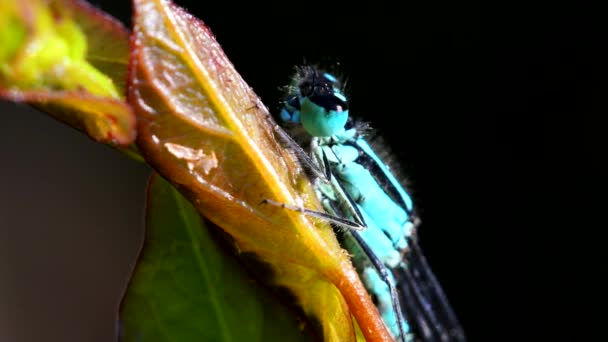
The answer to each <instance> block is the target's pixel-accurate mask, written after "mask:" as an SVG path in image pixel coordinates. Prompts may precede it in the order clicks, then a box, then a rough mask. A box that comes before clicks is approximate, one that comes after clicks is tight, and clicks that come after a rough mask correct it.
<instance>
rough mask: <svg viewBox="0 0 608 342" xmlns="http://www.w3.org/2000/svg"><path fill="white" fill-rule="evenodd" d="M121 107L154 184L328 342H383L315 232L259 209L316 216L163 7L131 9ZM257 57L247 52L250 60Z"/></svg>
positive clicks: (179, 15) (178, 17)
mask: <svg viewBox="0 0 608 342" xmlns="http://www.w3.org/2000/svg"><path fill="white" fill-rule="evenodd" d="M134 3H135V16H134V25H135V26H134V39H133V51H132V54H131V65H130V72H131V73H130V77H129V82H130V86H129V92H128V94H129V102H130V103H131V105H132V106H133V107H134V109H135V111H136V113H137V115H138V138H137V144H138V147H139V148H140V150H141V152H142V154H143V155H144V157H145V158H146V160H147V161H148V163H150V165H152V166H153V167H154V168H155V169H156V170H157V171H158V172H160V173H161V174H162V175H163V176H164V177H165V178H167V179H168V180H170V181H171V182H172V183H173V184H174V185H176V186H177V188H178V189H179V190H180V191H181V192H182V193H184V194H185V195H186V197H188V198H189V199H190V200H191V201H192V202H193V203H194V204H195V206H196V207H197V208H198V210H200V211H201V213H203V215H205V216H206V217H207V218H209V219H210V220H211V221H213V222H214V223H215V224H217V225H218V226H220V227H221V228H222V229H223V230H225V231H226V232H227V233H228V234H230V235H231V236H232V238H233V239H234V242H235V244H236V247H237V248H238V249H239V250H240V251H241V252H244V253H255V254H256V255H257V256H258V257H259V258H260V259H261V260H263V261H264V262H266V263H268V264H269V265H270V266H271V268H272V270H273V271H274V272H273V274H274V275H273V279H272V280H271V281H272V283H273V284H275V285H279V286H284V287H287V288H288V289H289V290H290V291H291V292H293V293H294V294H295V297H296V298H297V300H298V304H299V305H300V306H301V307H302V308H303V310H304V312H306V313H307V314H308V315H309V316H311V317H313V318H314V319H315V320H316V321H318V322H320V323H321V325H322V329H323V331H322V334H323V337H324V339H325V340H326V341H353V340H355V331H354V328H353V322H352V319H351V314H352V315H353V316H354V317H355V318H356V320H357V323H358V324H359V325H360V327H361V330H362V332H363V334H364V335H365V337H366V339H367V340H368V341H392V338H391V336H390V334H389V332H388V330H387V329H386V327H385V326H384V323H382V320H381V319H380V317H379V315H378V313H377V310H376V308H375V307H374V305H373V303H372V301H371V299H370V297H369V295H368V294H367V292H366V290H365V288H364V287H363V285H362V283H361V281H360V280H359V277H358V276H357V273H356V271H355V270H354V268H353V267H352V264H351V262H350V259H349V257H348V255H347V254H346V253H345V252H344V251H343V250H342V249H341V248H340V245H339V244H338V242H337V240H336V238H335V235H334V232H333V231H332V229H331V227H330V226H329V225H328V224H327V223H324V222H317V221H312V220H310V219H309V218H307V217H305V216H303V215H301V214H299V213H296V212H293V211H288V210H285V209H282V208H278V207H274V206H270V205H262V204H261V202H262V201H263V200H264V199H271V200H274V201H277V202H281V203H289V204H297V205H302V206H304V207H307V208H311V209H316V210H322V209H321V208H322V207H321V205H320V203H318V200H317V197H316V195H315V193H314V191H313V188H312V186H311V184H310V182H309V181H308V179H307V178H306V176H305V174H304V172H303V170H302V169H301V168H300V167H299V164H298V162H297V160H296V159H295V157H294V156H293V155H291V154H290V153H289V152H287V151H285V150H284V149H282V147H281V146H280V144H279V143H278V142H277V141H276V140H275V137H274V134H273V124H274V123H273V122H272V120H271V119H270V116H269V114H268V111H267V109H266V107H265V106H263V105H262V104H261V103H260V101H259V99H258V98H257V96H256V95H255V94H254V93H253V91H252V90H251V89H250V88H249V87H248V86H247V84H246V83H245V82H244V81H243V80H242V78H241V77H240V75H239V74H238V73H237V72H236V71H235V70H234V67H233V66H232V64H231V63H230V61H229V60H228V58H227V57H226V56H225V55H224V53H223V51H222V49H221V48H220V46H219V44H218V43H217V42H216V41H215V39H214V38H213V36H212V34H211V32H210V31H209V29H208V28H207V27H205V26H204V25H203V24H202V23H201V22H200V21H198V20H197V19H196V18H194V17H192V16H191V15H189V14H187V13H186V12H185V11H183V10H182V9H180V8H179V7H177V6H175V5H173V4H172V3H171V2H169V1H166V0H135V1H134ZM252 53H255V52H252Z"/></svg>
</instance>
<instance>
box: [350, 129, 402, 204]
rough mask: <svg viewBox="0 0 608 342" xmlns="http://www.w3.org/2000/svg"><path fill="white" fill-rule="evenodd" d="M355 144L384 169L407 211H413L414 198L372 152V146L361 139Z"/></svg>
mask: <svg viewBox="0 0 608 342" xmlns="http://www.w3.org/2000/svg"><path fill="white" fill-rule="evenodd" d="M355 143H356V144H357V146H359V147H360V148H361V149H362V150H363V151H364V152H365V153H366V154H367V155H368V156H370V157H371V158H372V159H373V160H374V161H375V162H376V163H377V164H378V166H379V167H380V169H382V172H383V173H384V176H386V178H387V179H388V180H389V181H390V182H391V184H392V185H393V186H394V187H395V189H397V191H398V192H399V195H400V196H401V198H402V200H403V202H404V203H405V205H406V206H407V210H408V211H411V210H413V209H414V203H413V202H412V198H411V197H410V195H408V194H407V192H405V190H404V189H403V187H402V186H401V184H400V183H399V181H398V180H397V178H395V176H393V174H392V172H390V170H389V169H388V167H387V166H386V165H385V164H384V162H382V160H380V158H379V157H378V155H377V154H376V153H375V152H374V150H372V148H371V146H369V144H368V143H367V141H365V140H364V139H361V138H360V139H357V140H356V142H355Z"/></svg>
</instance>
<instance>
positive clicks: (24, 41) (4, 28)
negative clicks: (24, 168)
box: [0, 0, 135, 145]
mask: <svg viewBox="0 0 608 342" xmlns="http://www.w3.org/2000/svg"><path fill="white" fill-rule="evenodd" d="M0 27H1V28H0V41H2V44H0V98H6V99H9V100H12V101H24V102H27V103H29V104H32V105H34V106H36V107H39V108H40V109H42V110H43V111H45V112H47V113H49V114H51V115H52V116H54V117H55V118H57V119H58V120H61V121H63V122H66V123H67V124H69V125H71V126H73V127H75V128H77V129H79V130H82V131H84V132H86V133H87V134H88V135H89V136H90V137H91V138H93V139H95V140H97V141H101V142H105V143H113V144H119V145H128V144H130V143H132V142H133V140H134V139H135V117H134V114H133V113H132V111H131V108H130V107H129V105H128V104H127V103H126V102H125V101H124V98H125V95H126V94H125V85H126V75H127V65H128V58H129V33H128V31H127V30H126V29H125V28H124V26H123V25H122V24H120V23H119V22H118V21H116V20H114V19H113V18H111V17H110V16H108V15H106V14H105V13H103V12H101V11H98V10H96V9H94V8H93V7H91V6H90V5H89V4H87V3H85V2H82V1H78V0H54V1H43V0H30V1H13V0H0Z"/></svg>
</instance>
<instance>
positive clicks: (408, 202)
mask: <svg viewBox="0 0 608 342" xmlns="http://www.w3.org/2000/svg"><path fill="white" fill-rule="evenodd" d="M278 119H279V121H280V122H282V126H283V127H284V128H286V129H287V131H288V132H289V133H285V132H284V131H283V130H281V129H279V128H277V132H278V133H279V135H280V136H281V137H282V140H283V141H285V142H286V143H287V145H288V146H289V147H290V148H291V149H292V150H294V151H295V152H296V154H297V155H298V156H299V158H300V160H301V161H302V162H303V164H304V166H305V167H306V168H307V169H308V170H309V171H310V172H309V174H310V175H311V177H313V178H314V183H315V189H316V193H317V195H318V196H319V198H320V199H321V201H322V202H323V206H324V208H325V210H326V212H327V213H318V212H314V211H311V210H308V209H306V208H298V207H295V206H289V205H287V207H290V208H291V209H296V210H300V211H304V212H306V213H307V214H309V215H313V216H314V215H316V216H320V217H323V218H325V219H327V220H329V221H330V222H332V223H333V224H334V225H337V226H338V227H341V229H338V231H339V232H340V235H341V238H342V244H343V247H344V248H345V249H347V250H348V251H349V252H350V254H352V260H353V264H354V265H355V267H356V268H357V271H358V272H359V275H360V277H361V278H362V280H363V282H364V283H365V286H366V287H367V290H368V291H369V293H370V294H371V295H372V297H373V298H374V299H375V304H376V307H377V308H378V311H379V312H380V314H381V316H382V318H383V320H384V322H385V324H386V325H387V326H388V327H389V328H390V330H391V332H392V333H393V335H394V337H395V338H397V339H399V340H401V341H412V340H420V341H464V340H465V337H464V333H463V330H462V328H461V326H460V324H459V322H458V320H457V318H456V316H455V314H454V312H453V310H452V308H451V307H450V305H449V303H448V301H447V299H446V297H445V294H444V292H443V290H442V288H441V287H440V285H439V283H438V281H437V280H436V277H435V275H434V274H433V272H432V271H431V269H430V268H429V266H428V264H427V262H426V259H425V256H424V255H423V253H422V251H421V249H420V247H419V245H418V241H417V237H416V229H417V226H418V224H419V219H418V218H417V216H416V214H415V212H414V206H413V202H412V199H411V197H410V196H409V194H408V193H407V192H406V191H405V190H404V188H403V187H402V186H401V185H400V183H399V181H398V180H397V178H396V177H395V176H394V175H393V174H392V173H391V172H390V171H389V168H388V166H387V165H386V164H385V163H384V162H383V161H382V160H381V159H380V158H379V157H378V155H377V154H376V153H375V152H374V150H373V149H372V147H371V146H370V144H368V142H367V141H366V140H365V138H364V134H363V133H364V130H365V125H363V124H361V123H358V122H356V121H355V120H353V119H351V118H350V117H349V112H348V99H347V97H346V96H345V95H344V93H343V91H342V89H341V84H340V82H339V81H338V79H337V78H335V77H334V76H333V75H331V74H329V73H326V72H323V71H321V70H319V69H316V68H314V67H309V66H306V67H301V68H298V72H297V75H296V77H295V78H294V83H293V84H292V86H291V87H290V90H289V95H288V97H287V99H286V100H285V105H284V108H283V109H282V110H281V112H280V115H279V118H278ZM302 146H304V147H302Z"/></svg>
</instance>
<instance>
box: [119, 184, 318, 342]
mask: <svg viewBox="0 0 608 342" xmlns="http://www.w3.org/2000/svg"><path fill="white" fill-rule="evenodd" d="M121 318H122V321H123V332H124V334H123V335H124V339H123V340H124V341H126V342H128V341H141V342H144V341H310V340H311V339H312V337H311V335H310V333H309V332H308V331H302V330H301V329H300V328H298V322H297V321H296V319H295V316H294V314H293V313H292V312H289V311H288V310H287V309H286V308H285V307H284V306H283V305H281V304H280V303H279V302H278V301H277V300H276V298H274V297H273V296H272V295H271V294H270V292H268V291H267V290H266V289H265V288H262V287H261V286H259V285H258V284H257V283H256V282H255V281H253V280H252V279H251V278H249V277H248V275H247V274H246V273H245V272H244V269H243V267H242V266H241V264H240V263H239V262H238V261H237V259H236V258H235V256H234V255H232V254H231V253H229V252H228V251H226V250H224V249H221V248H219V247H218V244H217V241H216V239H214V237H213V236H212V235H210V232H209V231H208V229H207V227H205V225H204V222H203V220H202V219H201V217H200V215H199V214H198V211H197V210H196V209H195V208H194V207H193V206H192V205H191V204H190V202H188V200H186V199H185V198H184V197H183V196H182V195H181V194H180V193H179V192H178V191H177V190H175V189H174V188H173V187H172V186H171V185H170V184H169V183H168V182H167V181H165V180H164V179H163V178H161V177H160V176H157V175H155V176H153V177H152V179H151V180H150V183H149V186H148V196H147V208H146V237H145V242H144V247H143V251H142V254H141V255H140V260H139V263H138V265H137V268H136V270H135V273H134V276H133V278H132V280H131V283H130V286H129V289H128V292H127V294H126V296H125V298H124V300H123V304H122V310H121Z"/></svg>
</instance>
